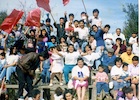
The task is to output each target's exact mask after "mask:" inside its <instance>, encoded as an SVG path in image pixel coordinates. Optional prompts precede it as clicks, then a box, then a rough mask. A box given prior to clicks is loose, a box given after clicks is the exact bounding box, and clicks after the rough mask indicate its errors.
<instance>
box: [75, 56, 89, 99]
mask: <svg viewBox="0 0 140 100" xmlns="http://www.w3.org/2000/svg"><path fill="white" fill-rule="evenodd" d="M88 77H89V69H88V67H87V66H85V65H84V60H83V59H82V58H78V60H77V66H75V67H74V68H73V69H72V79H73V85H74V88H75V89H76V92H77V96H78V100H84V98H85V93H86V88H87V87H88V81H87V80H88Z"/></svg>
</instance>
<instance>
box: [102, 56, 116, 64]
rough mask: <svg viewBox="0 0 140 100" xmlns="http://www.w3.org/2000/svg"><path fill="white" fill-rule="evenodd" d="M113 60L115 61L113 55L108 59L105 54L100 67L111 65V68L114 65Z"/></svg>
mask: <svg viewBox="0 0 140 100" xmlns="http://www.w3.org/2000/svg"><path fill="white" fill-rule="evenodd" d="M115 59H116V56H115V55H113V56H112V57H108V55H107V54H105V55H103V57H102V65H103V66H108V65H109V64H111V65H112V66H113V65H115Z"/></svg>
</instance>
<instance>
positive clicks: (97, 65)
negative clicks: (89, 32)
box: [95, 46, 102, 70]
mask: <svg viewBox="0 0 140 100" xmlns="http://www.w3.org/2000/svg"><path fill="white" fill-rule="evenodd" d="M100 50H101V46H99V47H97V48H96V51H95V52H96V53H98V52H99V51H100ZM101 58H102V57H100V58H99V59H97V60H96V61H95V65H96V69H97V70H98V67H99V65H100V64H101Z"/></svg>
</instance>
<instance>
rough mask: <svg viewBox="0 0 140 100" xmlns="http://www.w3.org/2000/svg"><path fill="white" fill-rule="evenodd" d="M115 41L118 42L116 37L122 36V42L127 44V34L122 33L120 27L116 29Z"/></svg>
mask: <svg viewBox="0 0 140 100" xmlns="http://www.w3.org/2000/svg"><path fill="white" fill-rule="evenodd" d="M113 37H114V39H113V41H114V44H115V43H116V39H117V38H121V39H122V44H124V45H126V39H125V36H124V34H122V33H121V29H120V28H117V29H116V33H115V34H113Z"/></svg>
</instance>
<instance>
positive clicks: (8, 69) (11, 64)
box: [0, 47, 19, 84]
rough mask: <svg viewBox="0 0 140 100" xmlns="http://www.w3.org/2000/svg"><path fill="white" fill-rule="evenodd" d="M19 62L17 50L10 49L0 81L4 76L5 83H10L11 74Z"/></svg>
mask: <svg viewBox="0 0 140 100" xmlns="http://www.w3.org/2000/svg"><path fill="white" fill-rule="evenodd" d="M18 60H19V56H18V55H17V50H16V48H15V47H11V48H10V53H9V55H7V57H6V64H5V65H4V68H3V70H2V72H1V74H0V80H2V79H3V78H4V76H6V83H8V84H9V83H10V76H11V74H12V73H14V72H15V71H16V65H17V62H18Z"/></svg>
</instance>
